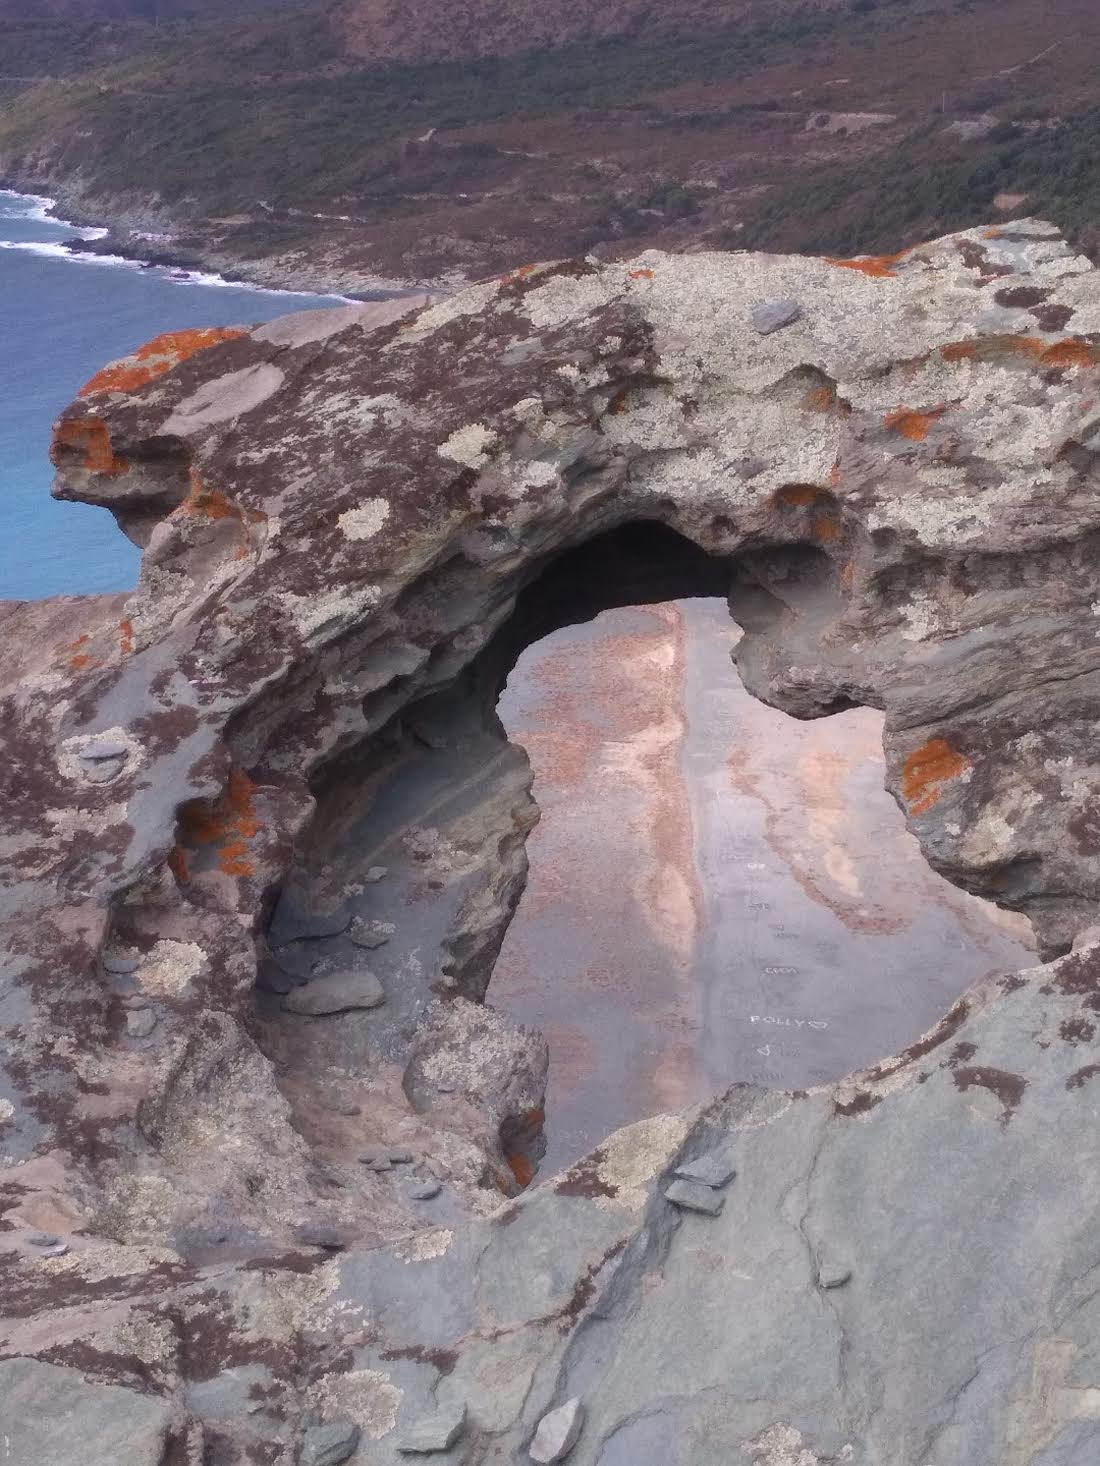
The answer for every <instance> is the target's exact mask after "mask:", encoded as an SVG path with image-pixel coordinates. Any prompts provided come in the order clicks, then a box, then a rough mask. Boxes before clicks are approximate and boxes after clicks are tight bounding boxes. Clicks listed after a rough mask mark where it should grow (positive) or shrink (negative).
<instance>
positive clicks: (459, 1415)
mask: <svg viewBox="0 0 1100 1466" xmlns="http://www.w3.org/2000/svg"><path fill="white" fill-rule="evenodd" d="M465 1428H466V1406H465V1405H449V1406H446V1407H445V1408H444V1409H442V1410H437V1411H436V1412H435V1414H434V1415H427V1416H425V1417H424V1419H423V1420H418V1421H417V1422H416V1424H415V1425H411V1426H410V1427H409V1428H408V1430H406V1432H405V1434H404V1435H403V1436H402V1437H401V1439H400V1440H399V1441H398V1443H397V1449H398V1450H399V1451H401V1452H403V1453H404V1454H405V1455H406V1456H430V1455H433V1454H434V1453H435V1452H437V1451H449V1450H450V1449H451V1447H452V1446H453V1445H454V1443H455V1441H457V1440H458V1438H459V1436H460V1435H461V1434H462V1432H463V1431H464V1430H465Z"/></svg>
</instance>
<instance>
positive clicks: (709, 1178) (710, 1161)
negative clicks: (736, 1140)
mask: <svg viewBox="0 0 1100 1466" xmlns="http://www.w3.org/2000/svg"><path fill="white" fill-rule="evenodd" d="M672 1174H673V1176H674V1177H675V1178H676V1179H677V1180H678V1181H694V1182H697V1183H698V1184H699V1185H700V1186H710V1187H712V1188H713V1189H717V1188H719V1187H721V1186H728V1185H729V1183H730V1182H731V1181H732V1180H733V1178H734V1176H736V1175H737V1169H736V1167H735V1166H734V1165H733V1164H732V1163H731V1162H730V1161H729V1160H727V1159H726V1157H725V1156H722V1155H718V1154H717V1153H714V1154H711V1155H701V1156H699V1157H697V1159H695V1160H693V1161H685V1162H684V1164H683V1165H682V1166H677V1167H676V1169H675V1171H673V1173H672Z"/></svg>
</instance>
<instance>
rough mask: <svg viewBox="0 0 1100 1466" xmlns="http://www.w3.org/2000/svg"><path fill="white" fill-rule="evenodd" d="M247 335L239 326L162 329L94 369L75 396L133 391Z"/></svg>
mask: <svg viewBox="0 0 1100 1466" xmlns="http://www.w3.org/2000/svg"><path fill="white" fill-rule="evenodd" d="M247 335H248V332H247V331H245V330H243V329H242V328H241V327H240V326H202V327H192V328H191V329H190V330H186V331H165V332H164V333H163V335H160V336H155V337H154V338H153V340H152V341H147V342H146V343H145V345H144V346H139V347H138V349H137V351H135V352H134V353H133V354H132V355H131V356H127V357H123V359H122V360H121V361H116V362H112V363H111V365H110V366H105V367H104V368H103V370H102V371H100V372H96V374H95V376H94V377H92V379H91V380H90V381H88V382H85V383H84V385H83V387H81V389H80V391H79V392H78V393H77V396H78V397H90V396H92V395H93V393H96V392H135V391H137V389H138V388H139V387H145V386H148V384H149V383H150V382H155V381H156V379H157V378H158V377H163V376H164V375H165V374H166V373H168V372H170V371H171V370H172V368H173V367H178V366H179V365H180V363H181V362H185V361H187V360H188V359H189V358H190V357H192V356H195V355H197V354H198V353H199V352H200V351H207V350H209V348H210V347H211V346H218V345H220V343H221V342H223V341H235V340H236V339H237V337H239V336H247Z"/></svg>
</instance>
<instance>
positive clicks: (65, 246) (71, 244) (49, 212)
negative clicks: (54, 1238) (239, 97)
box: [0, 183, 411, 305]
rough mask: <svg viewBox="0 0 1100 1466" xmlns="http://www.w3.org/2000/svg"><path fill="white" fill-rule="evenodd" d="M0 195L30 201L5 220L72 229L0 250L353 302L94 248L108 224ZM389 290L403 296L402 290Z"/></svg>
mask: <svg viewBox="0 0 1100 1466" xmlns="http://www.w3.org/2000/svg"><path fill="white" fill-rule="evenodd" d="M0 199H11V200H18V201H22V200H28V201H30V203H31V204H32V208H30V209H28V210H26V211H25V212H22V213H15V214H10V215H8V217H9V218H13V219H30V220H37V221H39V222H41V223H46V224H56V225H58V227H60V228H63V229H71V230H73V231H74V232H75V237H74V238H72V239H58V240H36V239H29V240H26V241H20V240H0V249H6V250H14V251H18V252H20V253H23V254H36V255H40V256H42V257H44V258H52V259H65V260H69V261H72V262H74V263H83V264H89V265H92V264H95V265H103V266H108V267H114V268H116V269H132V270H156V271H158V272H160V273H162V274H167V275H169V276H170V277H171V278H173V279H176V280H178V281H179V282H180V284H185V285H205V286H207V287H209V288H212V289H219V288H230V289H234V290H249V291H253V292H255V293H256V294H261V295H296V296H301V295H317V296H322V297H324V296H327V297H328V298H330V299H331V300H332V301H333V302H334V303H344V304H348V305H354V304H357V303H358V297H354V296H351V295H344V294H341V293H340V292H338V291H332V290H329V291H324V290H305V289H301V288H297V289H295V288H293V287H291V286H279V285H264V284H260V283H259V282H257V281H253V280H247V279H243V278H242V279H233V278H232V277H231V276H230V275H226V274H222V273H220V272H216V271H211V270H205V269H200V268H197V267H196V265H195V263H194V260H193V259H192V258H191V257H190V256H185V255H180V256H173V255H172V254H171V253H170V252H169V251H159V250H150V251H148V252H146V253H143V252H141V251H139V250H137V249H127V248H126V246H124V245H121V244H120V243H118V242H112V245H111V248H110V249H97V248H95V246H96V245H99V244H101V243H102V242H103V241H104V240H107V239H109V238H110V236H111V229H110V227H109V226H106V225H102V224H81V223H78V222H77V221H76V220H74V219H70V218H68V217H65V216H62V215H60V214H58V213H57V212H56V210H57V209H58V208H59V207H60V202H59V200H58V199H55V198H52V197H51V196H50V195H49V194H43V193H28V192H26V191H24V190H23V189H19V188H12V187H11V186H10V185H9V184H7V183H3V184H0ZM394 293H400V294H404V293H405V292H394ZM410 293H411V292H410ZM383 298H386V297H383Z"/></svg>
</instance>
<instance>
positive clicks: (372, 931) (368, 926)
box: [348, 916, 395, 951]
mask: <svg viewBox="0 0 1100 1466" xmlns="http://www.w3.org/2000/svg"><path fill="white" fill-rule="evenodd" d="M394 930H395V928H394V924H393V922H392V921H364V920H363V918H362V917H361V916H357V917H356V918H355V920H354V921H353V922H352V924H351V926H350V927H349V928H348V936H349V938H350V939H351V940H352V941H353V942H354V943H355V945H356V946H357V947H366V948H367V949H368V950H369V951H373V950H374V949H375V948H376V947H384V946H385V944H386V943H387V942H388V941H389V939H390V938H391V937H392V936H393V934H394Z"/></svg>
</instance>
